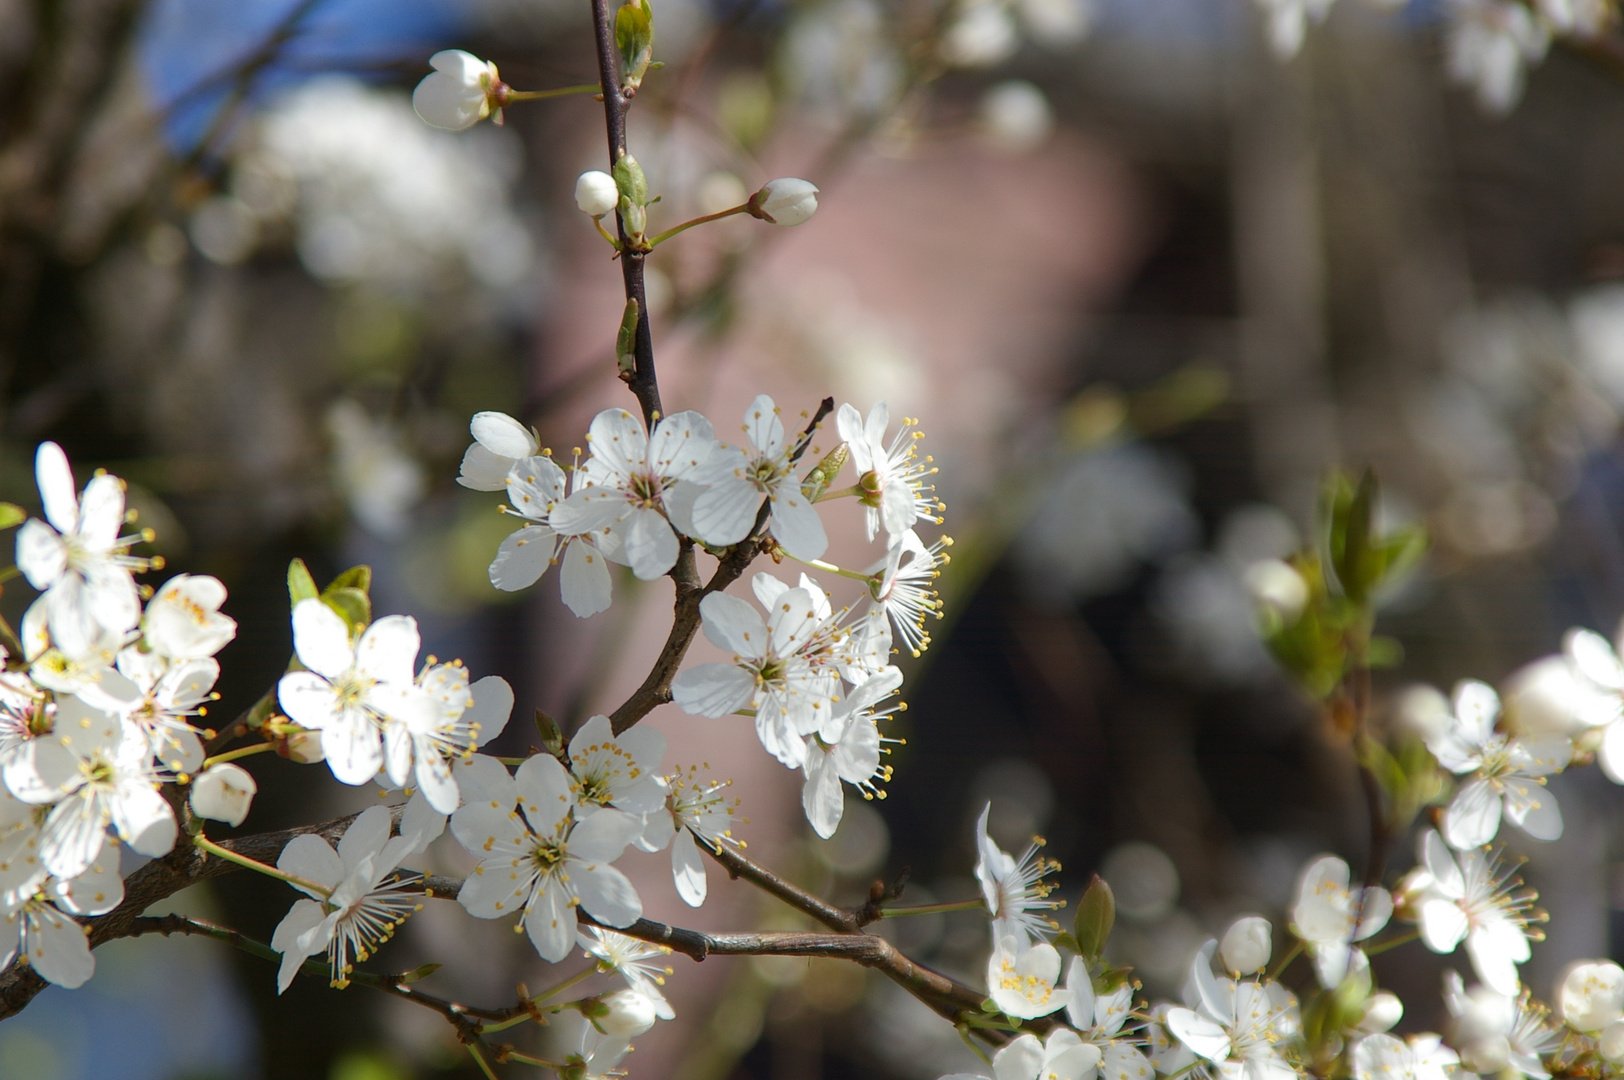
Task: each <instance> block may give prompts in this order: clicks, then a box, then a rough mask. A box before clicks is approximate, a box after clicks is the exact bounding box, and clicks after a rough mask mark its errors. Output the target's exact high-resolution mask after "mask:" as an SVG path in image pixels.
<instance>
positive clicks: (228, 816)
mask: <svg viewBox="0 0 1624 1080" xmlns="http://www.w3.org/2000/svg"><path fill="white" fill-rule="evenodd" d="M258 790H259V786H258V785H257V784H255V783H254V778H253V777H252V776H249V775H248V772H247V770H245V769H241V768H238V767H237V766H236V765H233V764H231V763H230V762H224V763H221V764H219V765H210V766H209V767H208V768H207V769H204V770H203V775H201V776H199V777H198V778H197V779H196V780H193V781H192V813H194V814H196V815H197V816H198V817H202V818H208V819H210V820H211V821H223V822H225V823H226V824H228V825H231V826H233V827H235V826H238V825H241V824H242V822H243V819H244V818H246V817H247V816H248V808H249V806H251V805H252V804H253V802H254V793H255V792H256V791H258Z"/></svg>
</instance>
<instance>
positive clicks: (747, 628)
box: [699, 592, 768, 660]
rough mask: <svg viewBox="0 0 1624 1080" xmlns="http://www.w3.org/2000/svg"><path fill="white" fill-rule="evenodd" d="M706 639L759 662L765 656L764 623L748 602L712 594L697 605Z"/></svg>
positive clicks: (724, 648) (765, 638)
mask: <svg viewBox="0 0 1624 1080" xmlns="http://www.w3.org/2000/svg"><path fill="white" fill-rule="evenodd" d="M699 614H700V616H701V618H702V619H703V620H704V621H703V623H702V624H701V628H702V629H703V630H704V631H705V640H707V641H709V642H710V643H711V644H712V645H715V646H716V647H717V648H718V649H722V650H725V651H727V652H730V653H736V654H737V655H739V656H743V657H748V658H749V659H752V660H758V659H760V658H761V657H763V656H765V655H767V646H768V636H767V624H766V623H765V622H763V621H762V618H761V615H760V614H759V613H758V612H757V611H756V609H755V608H753V607H751V606H750V604H749V603H748V602H747V601H744V600H740V599H739V598H738V597H736V596H729V595H728V594H727V593H719V592H717V593H711V594H710V595H709V596H707V597H705V598H704V599H703V600H701V601H700V602H699Z"/></svg>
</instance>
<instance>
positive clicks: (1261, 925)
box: [1218, 915, 1274, 975]
mask: <svg viewBox="0 0 1624 1080" xmlns="http://www.w3.org/2000/svg"><path fill="white" fill-rule="evenodd" d="M1273 951H1274V928H1273V927H1272V926H1270V925H1269V920H1268V919H1265V918H1262V917H1261V916H1258V915H1247V916H1244V917H1242V918H1239V919H1236V920H1235V921H1234V922H1233V923H1231V924H1230V927H1229V929H1228V930H1226V931H1224V940H1223V941H1222V942H1221V943H1220V944H1219V946H1218V955H1219V956H1220V957H1222V958H1223V961H1224V967H1226V968H1228V969H1229V970H1230V971H1235V972H1239V973H1240V974H1242V975H1250V974H1252V973H1253V972H1254V971H1262V970H1263V969H1264V968H1265V967H1267V966H1268V963H1269V955H1270V953H1272V952H1273Z"/></svg>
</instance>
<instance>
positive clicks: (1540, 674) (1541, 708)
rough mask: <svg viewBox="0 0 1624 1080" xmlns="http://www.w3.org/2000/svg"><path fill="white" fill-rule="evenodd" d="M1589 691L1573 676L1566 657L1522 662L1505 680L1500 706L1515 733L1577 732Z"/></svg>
mask: <svg viewBox="0 0 1624 1080" xmlns="http://www.w3.org/2000/svg"><path fill="white" fill-rule="evenodd" d="M1589 694H1590V692H1589V691H1587V689H1586V688H1585V687H1583V686H1582V685H1580V682H1579V680H1578V679H1576V678H1575V677H1574V674H1573V668H1572V667H1571V666H1570V665H1569V663H1568V658H1567V657H1565V656H1561V655H1557V656H1547V657H1544V658H1542V659H1539V660H1535V661H1534V662H1533V663H1531V664H1524V665H1523V666H1522V667H1520V668H1518V669H1517V670H1516V671H1514V672H1512V673H1511V675H1510V676H1509V677H1508V678H1507V679H1506V682H1505V685H1504V686H1503V687H1502V688H1501V694H1500V707H1501V709H1502V711H1503V714H1504V716H1505V722H1506V726H1507V727H1508V728H1510V729H1511V730H1512V731H1514V732H1515V733H1517V734H1518V735H1568V736H1572V735H1577V734H1579V733H1580V732H1581V731H1584V730H1585V729H1586V728H1587V727H1588V726H1589V725H1587V724H1586V723H1585V721H1584V719H1583V718H1582V715H1581V709H1582V704H1583V703H1584V701H1585V698H1586V697H1587V696H1589Z"/></svg>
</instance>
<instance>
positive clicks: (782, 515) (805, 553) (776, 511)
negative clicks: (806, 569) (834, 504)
mask: <svg viewBox="0 0 1624 1080" xmlns="http://www.w3.org/2000/svg"><path fill="white" fill-rule="evenodd" d="M792 485H793V479H792V480H791V481H790V482H789V483H786V484H784V485H781V486H780V488H779V491H778V492H777V493H776V494H775V495H774V496H773V519H772V520H773V537H774V538H775V539H776V540H777V541H778V543H779V544H780V545H782V546H783V548H784V550H785V551H787V552H789V554H790V557H791V558H795V559H801V560H803V561H811V560H812V559H819V558H822V557H823V553H824V552H825V551H826V550H828V548H829V535H828V533H826V532H824V531H823V519H821V518H820V517H818V512H817V511H816V510H815V509H813V507H812V504H811V503H810V502H808V501H807V500H806V496H804V495H802V494H801V493H800V491H799V490H795V489H793V487H792Z"/></svg>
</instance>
